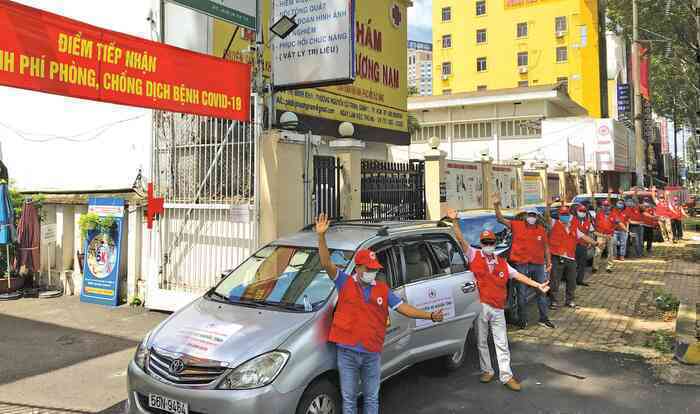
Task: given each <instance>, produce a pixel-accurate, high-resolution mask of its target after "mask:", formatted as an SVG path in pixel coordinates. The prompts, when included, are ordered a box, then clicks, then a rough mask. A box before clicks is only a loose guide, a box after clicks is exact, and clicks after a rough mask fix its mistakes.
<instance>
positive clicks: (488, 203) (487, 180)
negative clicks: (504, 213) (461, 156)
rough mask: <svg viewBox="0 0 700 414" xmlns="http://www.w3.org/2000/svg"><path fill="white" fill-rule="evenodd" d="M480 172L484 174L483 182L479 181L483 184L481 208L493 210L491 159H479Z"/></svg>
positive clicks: (483, 157) (487, 157) (484, 157)
mask: <svg viewBox="0 0 700 414" xmlns="http://www.w3.org/2000/svg"><path fill="white" fill-rule="evenodd" d="M479 162H481V171H482V172H483V174H484V177H483V180H481V182H482V183H484V190H483V193H482V194H483V195H484V198H483V200H482V201H483V207H484V208H485V209H492V208H493V200H492V198H493V187H492V186H493V181H494V178H493V158H491V157H489V156H482V157H481V161H479Z"/></svg>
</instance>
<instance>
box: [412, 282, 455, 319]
mask: <svg viewBox="0 0 700 414" xmlns="http://www.w3.org/2000/svg"><path fill="white" fill-rule="evenodd" d="M452 283H454V282H453V281H450V280H436V281H433V282H427V283H419V284H417V285H413V286H407V287H406V299H408V303H409V304H410V305H411V306H413V307H416V308H418V309H421V310H424V311H426V312H434V311H436V310H438V309H442V312H443V316H444V318H445V320H447V319H452V318H454V317H455V301H454V297H453V296H452ZM432 324H433V322H432V321H431V320H430V319H416V328H421V327H424V326H429V325H432Z"/></svg>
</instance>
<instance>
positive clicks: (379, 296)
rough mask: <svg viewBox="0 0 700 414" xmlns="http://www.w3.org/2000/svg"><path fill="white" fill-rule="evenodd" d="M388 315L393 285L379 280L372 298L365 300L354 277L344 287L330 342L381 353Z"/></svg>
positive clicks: (339, 298) (373, 289)
mask: <svg viewBox="0 0 700 414" xmlns="http://www.w3.org/2000/svg"><path fill="white" fill-rule="evenodd" d="M388 316H389V285H387V284H386V283H384V282H381V281H377V282H376V285H374V286H373V287H372V292H371V294H370V298H369V301H365V297H364V295H363V293H362V288H361V287H360V284H359V282H357V281H355V279H354V278H353V277H350V278H348V280H347V282H345V285H343V288H342V289H340V294H339V295H338V306H337V307H336V309H335V314H334V315H333V323H332V324H331V331H330V333H329V334H328V341H329V342H335V343H336V344H340V345H346V346H357V345H360V346H362V347H363V348H364V349H366V350H367V351H369V352H381V351H382V349H383V348H384V336H385V334H386V321H387V317H388Z"/></svg>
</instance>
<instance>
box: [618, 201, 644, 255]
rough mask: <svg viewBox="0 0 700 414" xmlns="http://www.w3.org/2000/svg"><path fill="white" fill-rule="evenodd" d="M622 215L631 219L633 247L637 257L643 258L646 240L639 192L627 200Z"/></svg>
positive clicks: (630, 232)
mask: <svg viewBox="0 0 700 414" xmlns="http://www.w3.org/2000/svg"><path fill="white" fill-rule="evenodd" d="M622 213H623V214H624V215H625V216H626V217H628V218H629V230H630V231H629V235H630V237H632V246H634V252H635V255H636V257H642V253H643V248H644V244H643V243H644V240H643V234H644V233H643V228H642V213H641V211H639V198H638V196H637V190H635V191H634V197H633V198H630V199H627V200H625V209H624V210H623V211H622Z"/></svg>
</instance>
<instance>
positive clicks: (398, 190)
mask: <svg viewBox="0 0 700 414" xmlns="http://www.w3.org/2000/svg"><path fill="white" fill-rule="evenodd" d="M361 173H362V213H361V214H362V219H364V220H367V221H383V220H391V221H406V220H424V219H425V217H426V206H425V162H424V161H422V160H410V161H409V162H407V163H398V162H388V161H379V160H362V163H361Z"/></svg>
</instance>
